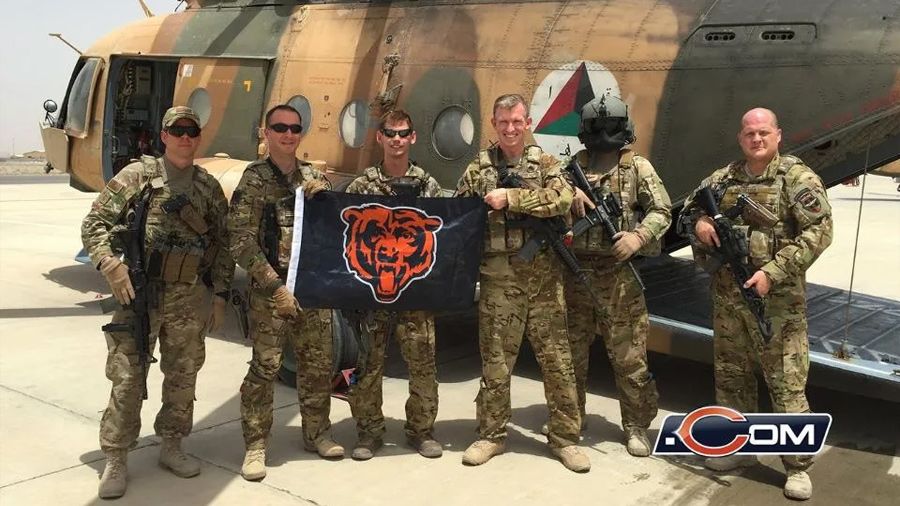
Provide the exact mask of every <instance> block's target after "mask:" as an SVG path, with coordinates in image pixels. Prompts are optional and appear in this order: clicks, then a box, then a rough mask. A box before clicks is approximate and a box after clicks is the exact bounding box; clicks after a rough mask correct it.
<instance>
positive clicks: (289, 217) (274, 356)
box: [228, 159, 332, 450]
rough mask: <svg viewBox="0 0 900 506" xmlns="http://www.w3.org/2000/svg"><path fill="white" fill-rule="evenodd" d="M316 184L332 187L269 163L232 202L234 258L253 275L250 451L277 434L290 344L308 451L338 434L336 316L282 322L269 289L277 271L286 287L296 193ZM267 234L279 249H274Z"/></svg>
mask: <svg viewBox="0 0 900 506" xmlns="http://www.w3.org/2000/svg"><path fill="white" fill-rule="evenodd" d="M309 180H320V181H322V182H324V183H326V184H327V180H326V179H325V178H324V176H322V175H321V174H320V173H319V172H318V171H316V170H315V169H313V168H312V166H311V165H309V164H308V163H306V162H302V161H299V162H298V168H297V170H295V171H293V172H291V173H290V174H289V175H287V176H285V175H283V174H282V172H281V170H280V169H278V167H276V166H275V164H274V163H272V162H270V160H268V159H266V160H258V161H255V162H253V163H251V164H250V165H248V166H247V169H246V170H244V174H243V176H242V177H241V181H240V182H239V183H238V186H237V188H236V189H235V190H234V194H233V195H232V197H231V211H230V213H229V217H228V229H229V232H230V234H231V253H232V255H233V256H234V258H235V261H236V262H237V263H238V265H240V266H241V267H243V268H244V269H246V270H247V272H248V273H249V275H250V290H249V292H250V294H249V299H250V315H249V316H250V337H251V339H252V340H253V358H252V359H251V361H250V368H249V370H248V371H247V376H246V377H245V378H244V382H243V383H242V384H241V425H242V427H243V431H244V443H245V444H246V447H247V449H248V450H249V449H259V448H265V446H266V439H267V438H268V436H269V431H270V430H271V428H272V414H273V411H272V410H273V402H274V401H273V396H274V391H275V387H274V381H275V377H276V375H277V374H278V370H279V369H280V368H281V362H282V350H283V345H284V340H285V339H286V338H287V339H290V342H291V345H292V346H293V348H294V354H295V356H296V358H297V395H298V397H299V402H300V415H301V418H302V425H303V438H304V442H305V443H306V444H307V446H309V445H311V444H315V443H316V441H318V440H319V439H320V438H322V437H324V436H326V435H327V433H328V430H329V429H330V427H331V422H330V421H329V414H330V411H331V397H330V396H331V380H332V357H331V355H332V333H331V311H330V310H327V309H318V310H306V311H302V312H301V313H300V314H299V315H298V316H297V317H296V318H294V319H290V318H284V317H282V316H279V315H278V313H277V312H276V310H275V302H274V299H273V298H272V294H273V291H274V288H273V287H267V286H265V281H264V280H265V279H267V277H266V274H267V273H269V272H271V271H272V270H274V271H275V273H276V274H277V276H278V277H279V278H280V279H281V280H282V282H283V281H284V279H285V277H286V276H287V269H288V265H289V263H290V256H291V239H292V237H293V226H294V212H293V206H294V194H295V189H296V188H297V187H299V186H300V185H301V184H303V183H304V182H306V181H309ZM329 187H330V185H329ZM265 214H268V216H269V223H266V221H267V220H266V219H264V215H265ZM267 234H268V235H269V239H270V240H271V241H277V244H274V243H270V244H268V245H267Z"/></svg>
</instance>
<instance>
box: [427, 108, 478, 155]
mask: <svg viewBox="0 0 900 506" xmlns="http://www.w3.org/2000/svg"><path fill="white" fill-rule="evenodd" d="M431 135H432V139H431V141H432V144H433V145H434V149H435V151H437V153H438V154H439V155H440V156H441V157H442V158H445V159H447V160H459V159H460V158H462V157H464V156H466V155H467V154H470V151H471V148H472V141H473V140H474V139H475V123H474V122H473V121H472V115H471V114H469V113H468V112H466V110H465V109H463V108H462V107H460V106H458V105H452V106H450V107H447V108H446V109H444V110H443V111H441V113H440V114H438V117H437V119H435V121H434V128H433V129H432V134H431Z"/></svg>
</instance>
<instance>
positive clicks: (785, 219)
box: [681, 155, 832, 470]
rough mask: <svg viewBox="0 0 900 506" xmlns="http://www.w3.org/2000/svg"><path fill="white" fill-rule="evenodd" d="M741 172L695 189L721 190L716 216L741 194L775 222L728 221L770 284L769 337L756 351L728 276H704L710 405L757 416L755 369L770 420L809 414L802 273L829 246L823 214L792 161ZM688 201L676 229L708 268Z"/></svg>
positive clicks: (797, 462)
mask: <svg viewBox="0 0 900 506" xmlns="http://www.w3.org/2000/svg"><path fill="white" fill-rule="evenodd" d="M745 166H746V164H745V162H744V161H739V162H734V163H731V164H729V165H728V166H726V167H724V168H722V169H719V170H717V171H715V172H714V173H713V174H712V176H710V177H709V178H707V179H706V180H705V181H704V183H703V185H707V184H708V185H711V187H712V188H714V189H723V190H724V192H725V193H724V196H723V197H722V201H721V203H720V205H719V208H720V210H721V211H726V210H728V209H729V208H731V207H733V206H734V204H735V202H736V200H737V197H738V196H739V195H740V194H741V193H744V194H746V195H747V196H749V197H750V198H751V199H753V200H755V201H756V202H757V203H759V204H762V205H763V206H765V207H766V208H767V209H768V210H769V211H771V212H772V213H773V214H774V215H775V216H777V217H778V222H777V223H776V224H775V225H774V226H765V225H760V224H758V223H756V222H755V220H753V219H752V218H749V219H748V216H747V215H745V216H743V217H738V218H737V219H736V220H735V225H737V226H738V227H740V228H741V230H743V231H744V232H745V233H746V234H747V237H748V241H749V243H748V244H749V249H750V263H751V265H752V266H753V267H755V268H757V269H761V270H762V271H763V272H765V273H766V275H767V276H768V278H769V280H770V281H771V283H772V287H771V290H770V291H769V293H768V295H767V296H766V297H765V300H766V315H767V316H768V317H769V318H771V320H772V330H773V337H772V340H771V341H770V342H769V344H768V345H766V344H764V342H763V340H762V336H761V335H760V333H759V330H758V328H757V324H756V320H755V319H754V317H753V315H752V314H751V313H750V311H749V310H748V309H747V307H746V303H745V302H744V300H743V299H742V298H741V295H740V291H739V290H738V288H737V285H736V283H735V281H734V277H733V276H732V274H731V272H730V269H728V268H727V267H722V268H719V269H717V270H716V271H715V272H714V273H713V275H712V288H713V332H714V348H715V365H714V368H715V378H716V402H717V403H718V404H721V405H723V406H728V407H731V408H734V409H737V410H739V411H742V412H755V411H757V409H758V407H757V386H756V376H755V373H754V363H758V364H759V365H760V366H761V368H762V371H763V377H764V378H765V380H766V384H767V385H768V387H769V395H770V397H771V399H772V409H773V410H774V412H776V413H805V412H808V411H809V404H808V403H807V401H806V377H807V374H808V372H809V343H808V340H807V334H806V330H807V326H806V280H805V272H806V269H808V268H809V266H810V265H812V263H813V261H815V259H816V258H818V257H819V255H820V254H821V253H822V251H824V250H825V248H827V247H828V245H829V244H831V240H832V222H831V206H830V205H829V203H828V199H827V197H826V194H825V188H824V186H823V185H822V181H821V179H819V176H817V175H816V174H815V173H814V172H813V171H812V169H810V168H809V167H807V166H806V165H804V164H803V162H802V161H801V160H799V159H798V158H795V157H793V156H777V155H776V157H775V158H774V159H773V160H772V161H771V162H770V163H769V165H768V167H767V168H766V170H765V172H764V173H763V174H762V175H761V176H758V177H755V176H750V175H749V174H748V173H747V171H746V170H745ZM694 198H695V196H694V195H691V197H690V198H689V199H688V200H687V201H686V203H685V207H684V209H685V211H684V213H683V215H682V223H681V224H682V229H683V231H684V232H687V233H688V234H689V236H690V237H691V242H692V244H693V245H694V247H695V249H694V256H695V258H696V259H697V261H698V262H700V263H701V265H704V264H705V265H708V262H709V261H710V255H708V253H707V252H708V250H707V249H706V248H705V247H704V246H703V245H702V244H701V243H700V242H699V240H697V239H696V237H694V236H693V233H694V223H695V221H696V219H697V217H698V216H699V215H701V214H702V211H700V210H699V208H698V207H697V206H696V204H695V203H694V202H693V200H694ZM782 461H783V462H784V465H785V467H787V468H788V469H792V468H793V469H801V470H802V469H806V468H808V467H809V465H810V464H811V463H812V458H811V457H810V456H783V457H782Z"/></svg>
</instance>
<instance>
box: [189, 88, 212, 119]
mask: <svg viewBox="0 0 900 506" xmlns="http://www.w3.org/2000/svg"><path fill="white" fill-rule="evenodd" d="M187 105H188V107H190V108H191V109H193V110H194V112H196V113H197V116H198V117H199V118H200V128H203V127H205V126H206V122H207V121H209V114H210V112H212V103H211V102H210V100H209V92H208V91H206V89H205V88H197V89H195V90H194V91H192V92H191V96H190V97H188V103H187Z"/></svg>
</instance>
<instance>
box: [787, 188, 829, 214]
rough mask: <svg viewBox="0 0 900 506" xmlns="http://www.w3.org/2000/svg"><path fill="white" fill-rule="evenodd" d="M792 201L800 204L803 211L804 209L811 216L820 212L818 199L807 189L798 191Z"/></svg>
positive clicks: (820, 205)
mask: <svg viewBox="0 0 900 506" xmlns="http://www.w3.org/2000/svg"><path fill="white" fill-rule="evenodd" d="M794 200H795V201H796V202H797V203H798V204H800V206H801V207H802V208H803V209H806V210H807V211H809V212H811V213H813V214H818V213H820V212H822V203H821V202H819V197H818V196H816V194H815V193H814V192H813V191H812V190H810V189H809V188H804V189H802V190H800V191H799V192H798V193H797V196H796V197H794Z"/></svg>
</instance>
